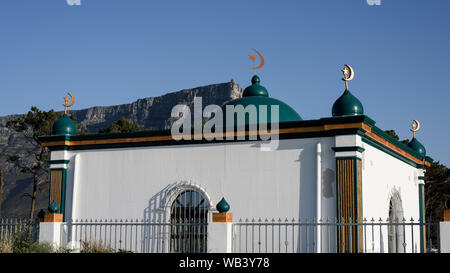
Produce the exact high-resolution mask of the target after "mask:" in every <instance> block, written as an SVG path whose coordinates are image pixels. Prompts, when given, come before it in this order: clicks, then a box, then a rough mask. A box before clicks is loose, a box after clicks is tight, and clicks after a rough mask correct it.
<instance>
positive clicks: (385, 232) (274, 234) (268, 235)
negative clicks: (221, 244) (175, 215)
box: [233, 218, 440, 253]
mask: <svg viewBox="0 0 450 273" xmlns="http://www.w3.org/2000/svg"><path fill="white" fill-rule="evenodd" d="M233 251H234V252H238V253H248V252H250V253H255V252H256V253H268V252H271V253H275V252H278V253H314V252H320V253H386V252H388V253H406V252H410V253H419V252H439V251H440V246H439V224H438V223H430V222H422V221H421V220H418V221H415V220H414V219H410V220H406V219H402V220H398V219H395V220H390V219H387V220H386V221H384V220H382V219H381V218H380V219H378V220H375V219H373V218H372V219H371V220H367V219H364V220H362V221H360V222H359V223H358V222H357V221H352V220H351V219H349V220H347V221H344V220H341V221H338V220H337V219H334V220H329V219H326V220H319V221H316V220H315V219H311V220H308V219H305V220H296V219H292V220H288V219H287V218H286V219H284V220H282V219H280V218H279V219H278V220H275V219H274V218H272V219H271V220H268V219H267V218H266V219H265V220H262V219H261V218H260V219H258V220H255V219H252V220H249V219H246V220H242V219H241V220H239V221H238V222H237V223H234V224H233Z"/></svg>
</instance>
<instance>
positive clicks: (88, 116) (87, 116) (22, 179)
mask: <svg viewBox="0 0 450 273" xmlns="http://www.w3.org/2000/svg"><path fill="white" fill-rule="evenodd" d="M241 96H242V88H241V87H240V86H239V85H238V84H237V83H235V82H234V80H231V81H230V82H228V83H219V84H212V85H207V86H202V87H197V88H192V89H184V90H181V91H178V92H172V93H168V94H165V95H163V96H160V97H151V98H144V99H139V100H137V101H135V102H133V103H129V104H122V105H115V106H96V107H91V108H87V109H82V110H73V111H70V114H72V113H75V114H76V116H77V122H78V123H79V124H80V125H81V128H82V130H88V131H89V132H90V133H96V132H98V130H99V129H100V128H107V127H108V126H109V125H110V124H111V123H112V122H114V121H116V120H118V119H120V118H121V117H125V118H127V119H128V120H131V121H134V122H137V123H138V124H139V125H140V126H141V128H154V129H157V130H161V129H169V128H170V126H171V124H172V119H171V117H170V114H171V111H172V108H173V107H174V106H175V105H177V104H185V105H188V106H190V107H191V109H192V107H193V100H194V97H202V103H203V107H205V106H206V105H209V104H217V105H219V106H220V105H222V104H223V103H225V102H227V101H229V100H232V99H235V98H239V97H241ZM18 116H19V115H10V116H4V117H0V168H2V170H3V177H4V179H3V180H4V181H3V201H2V210H1V217H27V215H28V213H29V207H30V200H29V198H27V197H24V196H23V195H24V193H31V192H32V178H31V175H29V174H22V173H20V171H19V168H18V167H17V164H13V163H9V162H8V161H7V155H9V154H10V155H19V156H20V157H21V158H23V162H22V163H26V162H27V161H28V160H30V159H27V156H26V155H27V151H28V150H29V149H31V148H32V147H33V146H31V145H30V144H28V143H27V142H26V140H25V139H24V138H23V137H22V136H21V135H20V134H18V133H16V132H14V131H12V130H10V129H8V128H6V127H5V125H6V122H8V120H10V119H14V118H17V117H18ZM42 179H44V180H45V179H47V178H46V177H45V176H44V177H42ZM41 190H42V192H38V200H37V204H36V210H35V211H36V213H37V212H38V211H39V210H40V209H46V207H47V206H48V183H45V184H44V185H43V186H42V188H41Z"/></svg>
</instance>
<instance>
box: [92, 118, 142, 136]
mask: <svg viewBox="0 0 450 273" xmlns="http://www.w3.org/2000/svg"><path fill="white" fill-rule="evenodd" d="M133 131H139V124H137V123H136V122H131V121H129V120H128V119H126V118H124V117H121V118H120V119H119V120H117V121H114V122H113V123H112V124H111V125H110V126H109V127H108V128H107V129H103V128H101V129H100V130H99V133H117V132H133Z"/></svg>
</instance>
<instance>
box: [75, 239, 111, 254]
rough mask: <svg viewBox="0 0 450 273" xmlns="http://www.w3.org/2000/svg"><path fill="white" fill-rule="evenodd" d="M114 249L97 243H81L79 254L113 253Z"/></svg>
mask: <svg viewBox="0 0 450 273" xmlns="http://www.w3.org/2000/svg"><path fill="white" fill-rule="evenodd" d="M114 252H115V251H114V249H112V248H111V247H109V246H104V245H103V244H102V242H101V241H100V242H98V241H93V240H92V241H82V242H81V250H80V253H114Z"/></svg>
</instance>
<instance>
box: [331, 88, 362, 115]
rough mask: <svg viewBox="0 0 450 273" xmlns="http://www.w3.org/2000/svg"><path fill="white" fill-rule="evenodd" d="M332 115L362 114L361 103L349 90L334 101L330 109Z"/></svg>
mask: <svg viewBox="0 0 450 273" xmlns="http://www.w3.org/2000/svg"><path fill="white" fill-rule="evenodd" d="M331 112H332V115H333V117H338V116H356V115H363V114H364V108H363V106H362V103H361V102H360V101H359V100H358V99H357V98H356V97H355V96H353V94H352V93H350V91H348V90H345V91H344V93H343V94H342V95H341V96H340V97H339V98H338V99H337V100H336V101H335V102H334V104H333V108H332V110H331Z"/></svg>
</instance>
